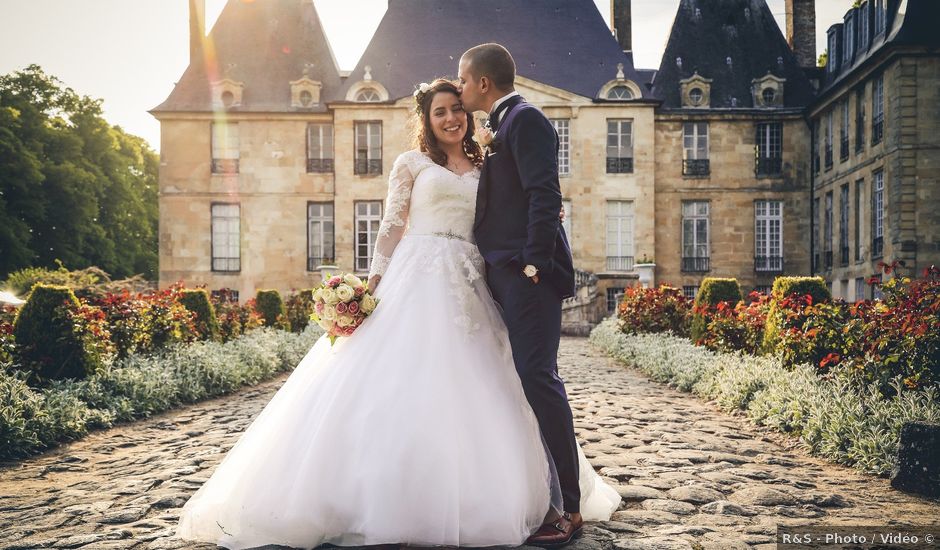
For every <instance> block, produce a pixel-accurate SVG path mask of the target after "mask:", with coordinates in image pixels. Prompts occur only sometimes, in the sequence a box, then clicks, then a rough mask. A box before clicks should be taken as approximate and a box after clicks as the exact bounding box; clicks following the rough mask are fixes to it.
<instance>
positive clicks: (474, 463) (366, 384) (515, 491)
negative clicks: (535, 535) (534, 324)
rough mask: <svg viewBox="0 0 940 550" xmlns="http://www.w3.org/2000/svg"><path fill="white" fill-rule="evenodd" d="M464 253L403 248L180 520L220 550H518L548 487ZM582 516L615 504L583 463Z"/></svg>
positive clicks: (190, 534)
mask: <svg viewBox="0 0 940 550" xmlns="http://www.w3.org/2000/svg"><path fill="white" fill-rule="evenodd" d="M482 273H483V264H482V260H481V259H480V257H479V252H478V251H477V249H476V247H475V246H474V245H473V244H471V243H468V242H465V241H461V240H458V239H452V238H444V237H438V236H418V235H415V236H406V237H405V238H404V239H403V240H402V241H401V243H399V245H398V247H397V248H396V250H395V254H394V257H393V259H392V262H391V265H390V266H389V268H388V271H387V272H386V273H385V275H384V277H383V279H382V282H381V284H380V285H379V286H378V289H377V292H376V298H378V299H379V306H378V308H377V309H376V310H375V312H374V313H373V314H372V316H371V317H370V318H369V319H367V320H366V322H365V323H363V325H362V326H361V327H360V328H359V329H358V330H357V331H356V332H355V333H354V334H353V335H352V336H350V337H348V338H340V339H339V340H337V342H336V344H335V345H333V346H331V345H330V342H329V340H328V339H327V338H325V337H324V338H321V339H320V340H319V341H317V343H316V344H315V345H314V346H313V347H312V348H311V350H310V352H309V353H308V354H307V355H306V356H305V357H304V359H303V360H302V361H301V362H300V364H299V365H297V367H296V369H295V370H294V372H293V373H292V374H291V375H290V377H289V378H288V379H287V381H286V382H285V383H284V385H283V386H282V387H281V389H280V390H279V391H278V392H277V393H276V394H275V395H274V397H273V398H272V399H271V401H270V402H269V403H268V404H267V406H266V407H265V408H264V410H262V411H261V413H260V414H259V415H258V417H257V418H256V419H255V420H254V422H253V423H252V424H251V426H249V428H248V429H247V430H246V431H245V433H244V434H243V435H242V436H241V438H240V439H239V440H238V442H237V443H236V444H235V446H234V447H233V448H232V449H231V450H230V451H229V453H228V454H227V455H226V456H225V458H224V459H223V461H222V462H221V463H220V464H219V466H218V467H217V468H216V470H215V471H214V472H213V474H212V476H211V477H210V479H209V480H208V481H207V482H206V483H205V484H204V485H203V486H202V487H201V488H200V489H199V490H198V491H197V492H196V493H195V495H193V497H192V498H191V499H190V500H189V501H188V502H187V503H186V505H185V506H184V507H183V510H182V512H181V516H180V523H179V526H178V529H177V535H178V536H180V537H183V538H186V539H192V540H200V541H205V542H212V543H216V544H219V545H221V546H225V547H227V548H231V549H240V548H250V547H254V546H262V545H266V544H279V545H285V546H291V547H295V548H313V547H315V546H318V545H321V544H324V543H331V544H335V545H340V546H359V545H372V544H386V543H402V544H412V545H428V546H435V545H447V546H460V545H463V546H492V545H519V544H521V543H522V542H524V541H525V539H526V538H527V537H528V536H529V535H530V534H531V533H532V532H533V531H534V530H535V529H537V528H538V527H539V525H540V524H541V523H542V520H543V518H544V516H545V514H546V512H547V511H548V509H549V506H550V503H551V502H552V501H553V494H554V501H555V502H557V501H558V489H557V481H555V479H554V477H553V474H552V470H553V469H552V465H551V462H550V459H549V458H548V457H547V454H546V451H545V447H544V445H543V442H542V439H541V435H540V432H539V429H538V423H537V421H536V419H535V416H534V414H533V413H532V410H531V408H530V407H529V405H528V403H527V401H526V399H525V395H524V394H523V391H522V386H521V383H520V381H519V378H518V375H517V374H516V372H515V369H514V366H513V362H512V354H511V351H510V347H509V341H508V336H507V333H506V329H505V326H504V325H503V322H502V319H501V318H500V315H499V312H498V310H497V309H496V306H495V305H494V302H493V300H492V298H491V295H490V293H489V289H488V288H487V287H486V283H485V281H484V280H483V277H482ZM581 486H582V491H583V493H584V495H583V498H582V502H583V504H582V513H583V514H584V515H585V517H586V518H587V519H607V518H609V516H610V514H611V512H612V511H613V510H614V509H616V507H617V505H618V504H619V501H620V498H619V496H618V495H617V493H616V491H614V490H613V489H611V488H610V487H608V486H607V485H605V484H603V482H602V481H601V480H600V478H599V477H598V476H597V475H596V474H595V473H594V471H593V470H592V469H591V467H590V465H589V464H588V463H587V461H586V460H585V459H584V457H583V454H582V457H581Z"/></svg>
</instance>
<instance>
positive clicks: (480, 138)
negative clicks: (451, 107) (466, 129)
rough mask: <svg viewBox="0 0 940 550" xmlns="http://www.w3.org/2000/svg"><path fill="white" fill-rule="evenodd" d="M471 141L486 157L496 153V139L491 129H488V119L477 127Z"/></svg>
mask: <svg viewBox="0 0 940 550" xmlns="http://www.w3.org/2000/svg"><path fill="white" fill-rule="evenodd" d="M473 141H475V142H477V143H478V144H479V145H480V147H482V148H483V152H484V153H486V156H490V155H492V154H493V153H494V152H495V151H496V145H497V142H496V138H495V134H494V133H493V129H492V128H490V121H489V119H485V120H483V121H482V122H480V124H479V125H478V126H477V129H476V131H475V132H473Z"/></svg>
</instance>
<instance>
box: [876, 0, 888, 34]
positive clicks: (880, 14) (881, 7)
mask: <svg viewBox="0 0 940 550" xmlns="http://www.w3.org/2000/svg"><path fill="white" fill-rule="evenodd" d="M874 1H875V36H878V35H879V34H881V33H883V32H885V23H886V18H885V15H886V14H885V0H874Z"/></svg>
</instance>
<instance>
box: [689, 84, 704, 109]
mask: <svg viewBox="0 0 940 550" xmlns="http://www.w3.org/2000/svg"><path fill="white" fill-rule="evenodd" d="M704 99H705V92H703V91H702V89H701V88H692V89H691V90H689V101H691V102H692V105H696V106H698V105H701V104H702V101H703V100H704Z"/></svg>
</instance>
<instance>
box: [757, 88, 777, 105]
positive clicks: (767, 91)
mask: <svg viewBox="0 0 940 550" xmlns="http://www.w3.org/2000/svg"><path fill="white" fill-rule="evenodd" d="M761 97H762V98H763V100H764V105H773V103H774V99H776V97H777V90H774V89H773V88H764V91H763V92H761Z"/></svg>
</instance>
